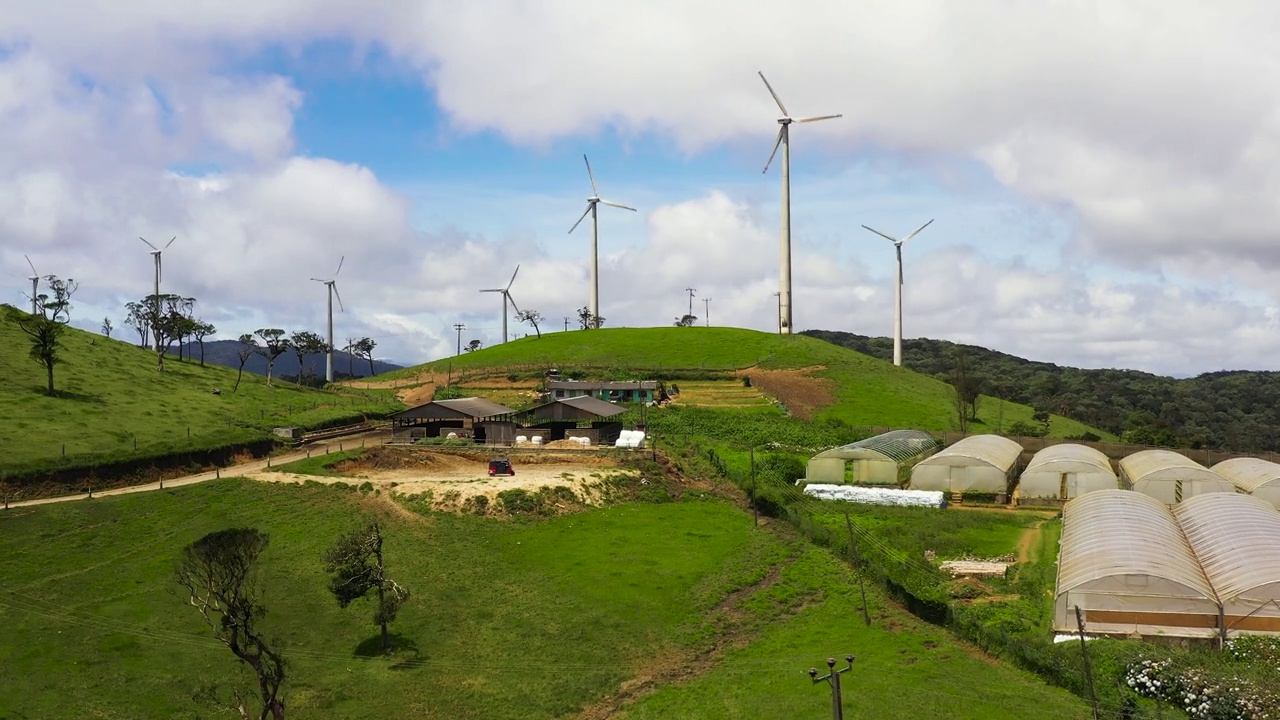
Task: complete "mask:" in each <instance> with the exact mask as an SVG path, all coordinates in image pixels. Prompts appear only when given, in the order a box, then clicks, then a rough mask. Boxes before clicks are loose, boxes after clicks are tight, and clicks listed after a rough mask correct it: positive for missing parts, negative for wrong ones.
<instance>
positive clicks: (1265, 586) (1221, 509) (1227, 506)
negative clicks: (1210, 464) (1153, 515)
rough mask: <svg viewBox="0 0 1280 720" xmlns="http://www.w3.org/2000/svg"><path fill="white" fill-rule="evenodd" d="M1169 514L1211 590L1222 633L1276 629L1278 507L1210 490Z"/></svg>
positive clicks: (1279, 606) (1279, 611)
mask: <svg viewBox="0 0 1280 720" xmlns="http://www.w3.org/2000/svg"><path fill="white" fill-rule="evenodd" d="M1173 515H1174V516H1175V517H1176V518H1177V519H1178V524H1179V525H1181V527H1182V532H1183V534H1185V535H1186V537H1187V540H1188V542H1190V543H1191V549H1192V551H1193V552H1194V553H1195V555H1196V557H1197V558H1198V559H1199V561H1200V566H1201V567H1202V568H1204V574H1205V576H1206V577H1208V579H1209V585H1210V586H1211V587H1213V589H1214V591H1215V593H1216V594H1217V598H1218V602H1219V604H1220V605H1221V607H1222V615H1223V623H1224V624H1225V626H1226V628H1225V632H1223V633H1222V634H1223V635H1224V636H1227V637H1230V636H1231V635H1233V634H1237V633H1241V632H1265V633H1280V511H1277V510H1276V509H1275V508H1274V507H1272V506H1271V505H1268V504H1267V503H1266V502H1264V501H1262V500H1259V499H1257V498H1254V497H1250V496H1248V495H1241V494H1228V493H1211V494H1208V495H1201V496H1199V497H1193V498H1190V499H1189V500H1187V501H1186V502H1184V503H1182V504H1181V505H1178V506H1177V507H1175V508H1173Z"/></svg>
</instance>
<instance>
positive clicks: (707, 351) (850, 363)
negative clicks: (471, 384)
mask: <svg viewBox="0 0 1280 720" xmlns="http://www.w3.org/2000/svg"><path fill="white" fill-rule="evenodd" d="M549 367H556V368H559V369H560V370H561V371H562V372H564V371H574V370H585V371H589V372H592V373H593V374H595V375H598V376H601V377H609V376H618V377H621V376H624V375H626V376H636V375H637V374H638V375H649V376H653V377H657V378H663V377H664V376H666V377H680V378H687V377H695V376H697V374H698V373H699V372H705V373H714V372H717V371H722V372H723V371H742V370H746V369H748V368H753V367H754V368H760V369H762V370H784V369H800V368H812V369H813V376H814V377H817V378H823V379H827V380H830V381H831V384H832V388H831V389H832V393H833V396H834V397H833V400H834V402H833V403H832V404H830V405H828V406H826V407H824V408H821V409H820V410H819V411H818V412H817V413H816V415H815V418H814V419H816V420H824V419H828V418H830V419H836V420H841V421H843V422H845V423H848V424H850V425H860V426H888V427H910V428H920V429H925V430H949V429H955V428H956V425H957V421H956V417H955V415H956V413H955V409H954V406H953V400H952V390H951V387H950V386H949V385H947V384H946V383H944V382H942V381H940V380H938V379H936V378H933V377H929V376H926V375H921V374H919V373H916V372H913V371H911V370H908V369H905V368H899V367H895V366H894V365H893V364H892V363H889V362H885V361H883V360H877V359H875V358H872V357H869V356H867V355H863V354H861V353H857V352H854V351H852V350H848V349H845V348H842V347H838V346H836V345H833V344H831V343H828V342H824V341H822V340H818V339H816V338H811V337H807V336H804V335H795V336H790V337H783V336H779V335H775V334H772V333H763V332H757V331H754V330H741V329H736V328H706V327H690V328H677V327H666V328H634V329H633V328H615V329H607V328H606V329H600V330H594V331H590V332H587V331H576V332H559V333H548V334H547V335H543V336H542V338H541V339H539V338H522V339H520V340H513V341H511V342H508V343H505V344H503V345H497V346H494V347H490V348H484V349H481V350H479V351H476V352H472V353H466V354H463V355H460V356H457V357H453V358H447V359H442V360H437V361H435V362H432V363H428V364H426V365H420V366H417V367H412V368H405V369H403V370H397V371H395V372H392V373H387V374H386V375H381V376H379V379H380V380H382V381H393V380H397V379H398V380H409V379H412V378H415V377H417V376H418V375H420V374H422V373H423V372H424V371H432V372H439V373H444V372H446V370H447V369H450V370H451V371H452V372H453V373H454V374H455V375H456V374H460V373H463V372H468V371H475V370H479V369H492V370H494V371H506V370H508V369H510V370H523V371H538V370H540V369H546V368H549ZM1001 406H1003V407H1001ZM1032 413H1033V410H1032V409H1031V408H1030V407H1028V406H1026V405H1019V404H1016V403H1011V402H1003V403H1002V402H1000V401H998V400H996V399H993V398H984V399H983V400H982V401H981V402H980V403H979V417H980V419H981V420H982V422H980V423H976V424H974V425H972V426H971V427H970V432H991V431H994V430H995V429H996V426H997V423H1000V424H1001V425H1003V426H1004V427H1008V426H1009V425H1011V424H1012V423H1014V422H1017V421H1022V422H1027V423H1030V422H1032V420H1031V415H1032ZM1086 432H1094V433H1096V434H1098V435H1099V436H1101V437H1103V438H1111V437H1112V436H1111V435H1110V434H1108V433H1106V432H1104V431H1101V430H1098V429H1096V428H1091V427H1089V426H1088V425H1085V424H1084V423H1080V422H1077V421H1075V420H1071V419H1069V418H1063V417H1058V416H1054V417H1053V418H1052V419H1051V424H1050V433H1049V434H1050V435H1052V436H1056V437H1063V436H1068V435H1080V434H1083V433H1086Z"/></svg>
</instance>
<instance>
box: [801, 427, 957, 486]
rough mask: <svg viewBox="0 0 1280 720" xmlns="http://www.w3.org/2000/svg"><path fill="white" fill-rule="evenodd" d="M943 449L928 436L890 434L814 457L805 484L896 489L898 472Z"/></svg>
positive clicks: (904, 432) (901, 432)
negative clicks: (888, 487) (893, 487)
mask: <svg viewBox="0 0 1280 720" xmlns="http://www.w3.org/2000/svg"><path fill="white" fill-rule="evenodd" d="M940 447H942V443H941V442H939V441H938V439H937V438H935V437H934V436H932V435H930V434H929V433H927V432H921V431H919V430H891V431H889V432H887V433H882V434H880V435H876V436H874V437H869V438H866V439H864V440H859V441H858V442H855V443H850V444H848V445H841V446H840V447H835V448H831V449H830V450H824V451H822V452H820V453H818V454H817V455H814V456H813V458H811V459H810V460H809V466H808V468H807V469H806V471H805V483H822V484H830V485H845V484H851V485H897V484H898V469H899V468H902V467H906V466H909V465H911V464H912V463H914V462H916V461H918V460H920V459H921V458H926V457H929V456H930V455H932V454H933V453H935V452H937V450H938V448H940Z"/></svg>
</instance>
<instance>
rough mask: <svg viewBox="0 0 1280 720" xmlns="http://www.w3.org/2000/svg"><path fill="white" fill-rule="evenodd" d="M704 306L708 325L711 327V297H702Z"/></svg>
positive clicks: (704, 314)
mask: <svg viewBox="0 0 1280 720" xmlns="http://www.w3.org/2000/svg"><path fill="white" fill-rule="evenodd" d="M702 308H703V310H704V311H705V312H703V313H702V314H703V316H704V319H705V320H706V321H707V327H711V298H702Z"/></svg>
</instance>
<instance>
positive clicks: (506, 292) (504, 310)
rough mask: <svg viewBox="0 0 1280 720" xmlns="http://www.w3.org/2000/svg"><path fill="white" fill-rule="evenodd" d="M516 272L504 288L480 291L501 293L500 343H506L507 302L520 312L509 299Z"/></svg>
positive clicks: (514, 302) (518, 270)
mask: <svg viewBox="0 0 1280 720" xmlns="http://www.w3.org/2000/svg"><path fill="white" fill-rule="evenodd" d="M570 232H572V231H570ZM518 272H520V266H519V265H517V266H516V272H513V273H511V281H510V282H508V283H507V286H506V287H504V288H492V289H490V290H481V291H480V292H496V293H502V342H504V343H505V342H506V341H507V302H508V301H510V302H511V307H513V308H515V311H516V312H517V313H518V312H520V308H519V307H516V301H515V299H514V298H512V297H511V284H512V283H514V282H515V281H516V273H518Z"/></svg>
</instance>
